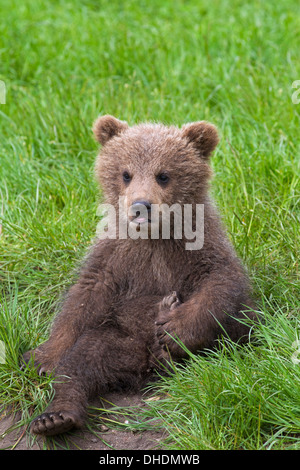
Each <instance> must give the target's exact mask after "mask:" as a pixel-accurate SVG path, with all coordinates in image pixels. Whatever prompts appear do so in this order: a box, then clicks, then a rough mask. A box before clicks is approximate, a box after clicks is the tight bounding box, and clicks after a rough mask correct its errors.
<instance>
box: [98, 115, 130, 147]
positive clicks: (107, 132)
mask: <svg viewBox="0 0 300 470" xmlns="http://www.w3.org/2000/svg"><path fill="white" fill-rule="evenodd" d="M126 129H128V124H127V122H125V121H119V119H117V118H115V117H113V116H109V115H106V116H101V117H99V118H98V119H96V121H95V122H94V125H93V132H94V136H95V138H96V140H97V141H98V142H100V144H101V145H105V144H106V142H108V141H109V140H110V139H111V138H112V137H115V136H116V135H119V134H121V133H122V132H124V131H125V130H126Z"/></svg>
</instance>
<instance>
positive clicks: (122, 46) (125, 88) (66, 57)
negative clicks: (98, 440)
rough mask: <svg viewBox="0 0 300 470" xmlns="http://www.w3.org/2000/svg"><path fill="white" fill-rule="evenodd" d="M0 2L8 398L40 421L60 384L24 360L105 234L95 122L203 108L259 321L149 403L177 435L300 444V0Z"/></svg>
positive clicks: (2, 389) (217, 184)
mask: <svg viewBox="0 0 300 470" xmlns="http://www.w3.org/2000/svg"><path fill="white" fill-rule="evenodd" d="M0 9H1V19H0V80H1V83H2V84H4V87H5V89H4V88H3V86H2V100H0V101H1V104H0V136H1V137H0V224H1V225H0V228H1V231H0V283H1V287H0V289H1V290H0V304H1V306H0V341H2V344H4V345H5V361H1V362H3V363H1V364H0V407H10V409H13V410H14V411H15V412H17V411H18V412H19V413H21V414H20V416H21V417H20V423H21V424H25V425H28V423H29V422H30V416H36V415H37V414H39V413H40V412H41V411H42V410H43V409H44V406H45V403H46V402H47V400H48V398H49V397H50V396H51V378H48V377H39V376H37V374H36V373H35V372H34V371H29V370H26V369H25V370H20V367H19V363H20V357H21V354H22V353H23V352H25V351H26V350H28V349H30V348H33V347H35V346H36V345H37V344H39V343H40V342H42V341H44V340H45V339H46V338H47V334H48V332H49V326H50V323H51V319H52V318H53V315H54V314H55V312H56V310H57V300H58V299H59V296H60V294H61V292H62V291H63V290H64V289H65V288H66V287H67V286H68V285H69V282H70V278H71V277H72V276H73V273H74V270H76V267H77V265H78V262H79V260H80V259H81V258H82V256H83V255H84V253H85V251H86V249H87V247H88V246H89V244H90V243H91V241H92V240H93V238H94V236H95V230H96V225H97V223H98V221H99V217H98V216H97V214H96V211H97V206H98V204H99V201H101V191H100V194H99V192H98V187H97V185H96V182H95V179H94V171H93V167H94V161H95V157H96V154H97V150H98V147H97V144H96V143H95V141H94V139H93V135H92V132H91V127H92V124H93V121H94V120H95V119H96V117H97V116H98V115H101V114H112V115H114V116H116V117H118V118H120V119H122V120H126V121H128V123H130V124H134V123H138V122H142V121H154V122H163V123H166V124H175V125H178V126H181V125H182V124H184V123H187V122H191V121H197V120H208V121H210V122H213V123H214V124H215V125H216V126H217V127H218V129H219V132H220V144H219V146H218V148H217V150H216V152H215V154H214V157H213V159H212V166H213V170H214V179H213V181H212V187H211V191H212V193H213V195H214V197H215V200H216V202H217V205H218V207H219V209H220V212H221V214H222V216H223V220H224V223H225V225H226V227H227V229H228V233H229V236H230V238H231V240H232V242H233V244H234V246H235V247H236V250H237V252H238V253H239V255H240V257H241V259H242V260H243V262H244V264H245V266H246V267H247V269H248V272H249V275H250V278H251V281H252V285H253V291H254V296H255V298H256V299H257V309H258V311H259V312H261V314H262V317H263V318H264V321H262V322H261V324H260V325H259V326H258V327H257V328H256V329H255V331H253V334H252V336H251V341H250V344H249V345H248V346H247V347H245V348H242V349H241V348H237V347H236V346H235V345H233V344H231V343H230V342H229V341H228V340H226V339H224V342H223V344H221V345H220V348H219V349H218V350H217V351H213V352H211V353H209V354H208V355H207V356H205V357H202V356H201V357H200V356H197V357H196V356H191V358H190V360H189V361H188V362H187V363H186V364H185V365H184V366H182V367H178V368H176V369H175V372H174V375H173V376H172V377H171V378H164V379H162V380H161V381H160V382H159V384H158V385H156V387H155V389H153V393H154V394H155V396H156V397H159V398H160V399H159V400H150V401H149V402H148V405H149V407H150V409H149V413H150V417H153V418H159V419H160V420H161V422H162V423H163V426H164V427H165V428H166V430H167V432H168V438H167V441H166V442H165V446H168V447H170V448H171V449H250V450H252V449H259V450H261V449H298V450H299V449H300V440H299V436H300V384H299V379H300V322H299V299H300V292H299V272H298V269H299V268H298V257H299V198H300V191H299V189H300V185H299V155H300V132H299V128H300V93H299V94H298V93H297V84H295V85H294V88H293V83H295V82H296V81H297V80H300V60H299V50H300V44H299V42H300V41H299V37H300V36H299V35H300V8H299V2H298V0H278V1H276V2H274V1H271V0H265V1H260V0H253V1H252V2H243V1H241V0H231V1H229V0H211V1H210V2H205V1H204V0H185V1H184V0H174V1H171V0H162V1H161V0H160V1H158V0H153V1H151V2H150V1H146V0H142V1H139V2H138V1H135V0H127V1H126V2H121V1H118V0H110V1H108V0H81V1H80V0H72V1H71V0H66V1H62V0H53V1H51V2H46V1H45V0H36V1H34V2H32V1H30V0H22V1H16V0H10V1H8V0H2V1H1V6H0ZM299 88H300V83H299V84H298V89H299ZM3 91H5V100H4V99H3V98H4V96H3ZM3 101H5V103H3ZM149 425H150V424H149ZM129 428H130V424H129Z"/></svg>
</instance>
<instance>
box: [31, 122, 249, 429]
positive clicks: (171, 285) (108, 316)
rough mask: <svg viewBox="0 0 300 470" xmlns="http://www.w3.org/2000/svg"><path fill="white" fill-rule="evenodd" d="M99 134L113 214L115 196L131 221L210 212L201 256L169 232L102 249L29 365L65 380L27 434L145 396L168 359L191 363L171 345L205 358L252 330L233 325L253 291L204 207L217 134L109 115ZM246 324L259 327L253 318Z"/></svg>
mask: <svg viewBox="0 0 300 470" xmlns="http://www.w3.org/2000/svg"><path fill="white" fill-rule="evenodd" d="M94 134H95V136H96V139H97V140H98V141H99V142H100V143H101V144H102V151H101V153H100V155H99V156H98V158H97V162H96V175H97V178H98V179H99V182H100V184H101V187H102V189H103V191H104V194H105V198H106V202H108V203H110V204H113V205H114V206H115V208H116V212H117V214H118V215H119V205H118V203H119V196H123V197H124V199H123V201H124V207H123V209H124V210H125V211H126V212H128V210H129V209H130V207H131V205H132V204H134V203H135V202H136V201H143V203H144V202H145V201H146V202H149V203H150V204H162V203H166V204H169V205H172V204H174V203H178V204H180V205H181V206H183V204H193V207H194V208H195V204H204V245H203V247H202V249H199V250H186V249H185V243H186V240H185V238H184V237H183V238H182V239H175V238H174V236H173V235H174V233H173V231H172V230H171V239H169V240H167V239H163V238H162V237H161V236H160V237H159V238H158V239H155V240H151V239H137V240H132V239H130V238H127V239H121V238H118V237H117V239H108V238H106V239H99V240H97V241H96V243H95V244H94V246H93V247H92V249H91V250H90V252H89V254H88V256H87V258H86V261H85V263H84V265H83V268H82V269H81V272H80V275H79V278H78V281H77V283H76V284H75V285H73V286H72V287H71V288H70V290H69V292H68V295H67V298H66V299H65V301H64V304H63V306H62V310H61V312H60V314H59V315H58V316H57V318H56V319H55V321H54V325H53V328H52V332H51V335H50V338H49V340H48V341H46V342H45V343H43V344H42V345H40V346H39V347H38V348H37V349H35V350H34V351H29V352H27V353H26V354H25V356H24V360H25V361H26V362H28V361H29V360H30V358H31V357H32V356H34V361H35V366H36V367H38V370H39V372H40V373H44V372H50V371H53V370H54V371H55V375H56V377H59V380H58V381H57V382H56V383H55V397H54V400H53V402H52V403H51V405H50V406H49V408H48V409H47V410H46V412H45V413H44V414H42V415H41V416H39V417H38V418H36V419H35V420H34V421H33V422H32V424H31V432H33V433H35V434H42V435H53V434H57V433H61V432H65V431H67V430H69V429H71V428H73V427H80V426H82V425H83V423H84V421H85V415H86V408H87V404H88V401H89V399H90V398H91V397H92V396H93V395H95V394H103V393H105V391H107V390H108V389H112V388H116V387H125V386H126V387H128V386H130V387H140V386H141V385H142V384H144V383H145V381H146V380H148V379H149V377H150V374H151V373H152V372H153V370H154V369H156V368H158V367H159V364H165V363H166V362H167V361H168V359H169V358H170V356H171V357H172V359H174V360H181V359H182V358H184V357H185V356H186V353H185V351H184V350H183V349H182V348H181V347H180V345H179V344H178V343H177V342H176V341H174V339H173V338H177V337H178V338H179V339H180V340H181V341H182V342H183V343H184V344H185V346H186V347H187V348H188V349H189V350H190V351H192V352H198V351H201V350H204V349H206V348H213V347H214V345H215V344H216V340H217V338H219V337H220V336H221V335H222V333H224V331H226V334H227V335H228V336H229V337H230V338H232V339H233V340H234V341H244V340H245V339H246V338H247V334H248V331H249V330H248V327H246V326H245V322H240V321H237V320H236V319H240V318H245V313H243V310H247V307H246V306H250V307H251V305H252V302H251V300H250V297H249V286H248V280H247V277H246V275H245V273H244V270H243V268H242V266H241V263H240V261H239V260H238V258H237V256H236V254H235V252H234V250H233V248H232V246H231V245H230V243H229V241H228V239H227V236H226V234H225V232H224V230H223V228H222V225H221V222H220V218H219V215H218V214H217V212H216V210H215V208H214V206H213V204H212V203H211V201H210V199H209V196H208V182H209V178H210V176H211V170H210V167H209V156H210V155H211V153H212V151H213V150H214V148H215V146H216V145H217V142H218V136H217V131H216V129H215V127H214V126H213V125H211V124H209V123H206V122H203V121H202V122H197V123H192V124H187V125H185V126H183V127H182V129H179V128H177V127H166V126H163V125H159V124H140V125H137V126H134V127H129V126H128V124H127V123H125V122H121V121H119V120H117V119H116V118H114V117H112V116H104V117H100V118H99V119H98V120H97V121H96V123H95V125H94ZM124 174H126V175H125V176H126V178H127V177H128V178H127V180H125V179H126V178H125V177H124ZM161 174H163V175H167V181H160V179H159V178H160V176H159V175H161ZM124 178H125V179H124ZM151 223H152V221H151ZM153 223H154V222H153ZM149 225H150V224H149ZM173 229H174V227H173ZM247 317H250V318H253V317H254V314H253V313H251V311H249V309H248V313H247ZM172 337H173V338H172Z"/></svg>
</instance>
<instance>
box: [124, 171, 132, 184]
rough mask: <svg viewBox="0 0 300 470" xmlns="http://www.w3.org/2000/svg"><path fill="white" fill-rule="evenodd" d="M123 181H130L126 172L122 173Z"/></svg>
mask: <svg viewBox="0 0 300 470" xmlns="http://www.w3.org/2000/svg"><path fill="white" fill-rule="evenodd" d="M123 180H124V181H125V183H129V182H130V181H131V176H130V174H129V173H128V171H124V173H123Z"/></svg>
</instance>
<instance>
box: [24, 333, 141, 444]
mask: <svg viewBox="0 0 300 470" xmlns="http://www.w3.org/2000/svg"><path fill="white" fill-rule="evenodd" d="M147 369H148V350H147V346H146V344H145V342H144V341H139V339H138V338H136V337H135V338H133V337H130V336H128V335H125V334H123V333H122V332H120V331H119V330H117V328H114V327H110V328H109V327H107V328H103V327H102V328H101V327H100V328H95V329H94V330H89V331H86V332H85V333H84V334H83V335H82V336H81V337H80V338H79V339H78V340H77V342H76V343H75V345H74V346H73V348H71V349H70V350H69V351H68V353H67V354H66V355H65V356H64V358H63V359H62V360H61V361H60V363H59V364H58V366H57V368H56V374H55V375H56V379H55V383H54V389H55V396H54V399H53V401H52V403H51V404H50V406H49V407H48V408H47V409H46V411H45V413H43V414H42V415H40V416H38V417H37V418H36V419H35V420H33V422H32V423H31V427H30V431H31V432H32V433H33V434H42V435H45V436H51V435H54V434H59V433H63V432H66V431H68V430H70V429H72V428H79V427H81V426H82V425H83V423H84V421H85V416H86V409H87V404H88V400H89V399H90V398H91V397H92V396H94V395H95V394H96V393H104V392H105V391H106V390H107V388H108V387H113V386H117V385H118V386H120V385H122V386H124V385H127V386H134V385H138V384H139V383H140V382H141V381H142V378H143V377H145V375H146V374H147Z"/></svg>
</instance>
